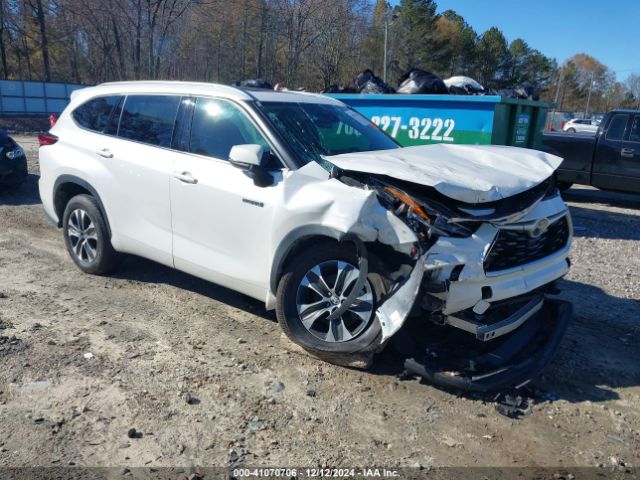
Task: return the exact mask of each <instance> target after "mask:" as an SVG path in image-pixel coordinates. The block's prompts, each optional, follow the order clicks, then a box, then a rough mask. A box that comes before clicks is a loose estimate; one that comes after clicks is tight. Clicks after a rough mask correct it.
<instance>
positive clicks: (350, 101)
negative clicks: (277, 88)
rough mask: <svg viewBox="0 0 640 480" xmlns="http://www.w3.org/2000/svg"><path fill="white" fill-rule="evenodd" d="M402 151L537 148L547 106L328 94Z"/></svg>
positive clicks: (435, 97)
mask: <svg viewBox="0 0 640 480" xmlns="http://www.w3.org/2000/svg"><path fill="white" fill-rule="evenodd" d="M331 97H333V98H336V99H338V100H340V101H342V102H344V103H346V104H347V105H349V106H350V107H352V108H354V109H355V110H357V111H359V112H360V113H362V114H363V115H364V116H366V117H367V118H369V119H370V120H371V121H372V122H373V123H375V124H376V125H378V126H379V127H380V128H381V129H383V130H384V131H385V132H387V133H388V134H389V135H391V136H392V137H393V138H395V139H396V140H397V141H398V142H399V143H400V144H401V145H403V146H411V145H427V144H430V143H463V144H473V145H490V144H493V145H512V146H515V147H525V148H537V147H538V146H539V145H540V142H541V140H542V130H543V128H544V124H545V119H546V114H547V110H548V109H549V107H550V105H549V104H547V103H544V102H534V101H530V100H515V99H511V98H503V97H499V96H493V95H487V96H464V95H358V94H332V95H331Z"/></svg>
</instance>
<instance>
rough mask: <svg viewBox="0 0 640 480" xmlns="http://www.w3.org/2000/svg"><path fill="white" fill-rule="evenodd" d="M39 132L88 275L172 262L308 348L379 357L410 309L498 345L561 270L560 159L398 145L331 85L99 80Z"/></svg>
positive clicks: (46, 180)
mask: <svg viewBox="0 0 640 480" xmlns="http://www.w3.org/2000/svg"><path fill="white" fill-rule="evenodd" d="M40 143H41V147H40V169H41V178H40V195H41V197H42V201H43V204H44V208H45V211H46V213H47V214H48V216H49V217H50V218H51V219H53V221H54V222H55V223H56V224H57V225H58V226H59V227H62V229H63V231H64V239H65V242H66V246H67V249H68V251H69V254H70V255H71V258H72V259H73V261H74V262H75V263H76V264H77V266H78V267H79V268H80V269H81V270H83V271H84V272H87V273H93V274H101V273H105V272H107V271H109V270H110V269H111V268H112V267H113V266H114V264H115V262H116V260H117V257H118V256H119V254H120V253H128V254H134V255H139V256H142V257H146V258H149V259H152V260H155V261H157V262H159V263H162V264H164V265H168V266H171V267H175V268H177V269H179V270H182V271H185V272H189V273H191V274H193V275H196V276H198V277H202V278H204V279H207V280H210V281H212V282H215V283H217V284H220V285H224V286H226V287H228V288H231V289H234V290H237V291H239V292H242V293H244V294H246V295H249V296H251V297H254V298H256V299H259V300H261V301H264V302H265V304H266V308H267V309H273V308H275V309H276V312H277V317H278V321H279V322H280V325H281V326H282V328H283V329H284V331H285V333H286V334H287V335H288V336H289V337H290V338H291V339H292V340H293V341H294V342H297V343H298V344H300V345H301V346H303V347H304V348H307V349H309V350H312V351H314V352H334V353H335V352H341V353H345V352H346V353H350V352H362V351H369V352H370V351H376V350H378V349H380V347H381V346H382V345H383V344H384V343H385V341H386V340H387V339H389V338H390V337H391V336H392V335H394V334H395V333H396V332H397V331H398V330H399V329H400V328H401V327H402V325H403V323H404V322H405V320H406V319H407V316H408V315H409V313H410V312H412V311H413V312H414V313H416V312H417V314H418V315H421V316H422V318H424V320H425V321H428V320H430V321H431V322H432V323H436V324H440V325H444V326H445V327H443V328H458V329H462V330H466V331H468V332H471V333H473V335H475V337H476V338H477V339H478V340H479V341H481V342H488V341H492V340H493V339H496V338H498V337H502V336H504V335H506V334H508V333H509V332H512V331H514V330H515V329H517V328H518V327H520V326H521V325H522V324H524V323H525V322H526V321H527V320H528V319H529V318H532V317H534V316H535V314H536V313H537V312H539V311H540V310H541V309H542V308H543V305H544V302H545V298H544V294H545V293H546V289H547V288H548V286H549V285H551V284H552V283H553V282H554V281H555V280H557V279H558V278H560V277H562V276H563V275H564V274H565V273H566V272H567V271H568V268H569V265H568V259H567V255H568V252H569V248H570V243H571V220H570V216H569V213H568V210H567V207H566V206H565V204H564V203H563V201H562V199H561V197H560V196H559V195H558V192H557V190H556V189H555V186H554V179H553V176H554V175H553V174H554V171H555V169H556V168H557V167H558V165H559V164H560V161H561V159H560V158H558V157H554V156H552V155H549V154H545V153H542V152H537V151H533V150H524V149H517V148H510V147H500V146H484V147H479V146H467V145H431V146H421V147H410V148H400V147H399V146H398V145H397V144H396V143H395V142H394V141H393V140H392V139H390V138H389V137H388V136H386V135H385V134H384V133H383V132H382V131H381V130H379V129H378V128H377V127H376V126H375V125H373V124H372V123H371V122H369V121H368V120H367V119H366V118H364V117H362V116H361V115H360V114H358V113H357V112H355V111H354V110H352V109H350V108H348V107H346V106H345V105H344V104H342V103H341V102H339V101H337V100H334V99H331V98H328V97H326V96H321V95H314V94H306V93H290V92H273V91H266V90H260V91H258V90H255V91H249V90H242V89H239V88H234V87H227V86H220V85H212V84H203V83H184V82H129V83H110V84H103V85H99V86H97V87H92V88H86V89H83V90H79V91H76V92H74V94H73V96H72V99H71V103H70V104H69V106H68V107H67V108H66V109H65V111H64V112H63V113H62V115H61V116H60V118H59V120H58V122H57V123H56V125H55V126H54V127H53V128H52V129H51V131H50V132H49V133H48V134H45V135H42V136H41V138H40Z"/></svg>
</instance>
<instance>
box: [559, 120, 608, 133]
mask: <svg viewBox="0 0 640 480" xmlns="http://www.w3.org/2000/svg"><path fill="white" fill-rule="evenodd" d="M598 125H599V122H597V121H595V120H591V119H588V118H587V119H580V118H572V119H571V120H569V121H567V122H566V123H565V124H564V125H563V126H562V131H563V132H567V133H596V132H597V131H598Z"/></svg>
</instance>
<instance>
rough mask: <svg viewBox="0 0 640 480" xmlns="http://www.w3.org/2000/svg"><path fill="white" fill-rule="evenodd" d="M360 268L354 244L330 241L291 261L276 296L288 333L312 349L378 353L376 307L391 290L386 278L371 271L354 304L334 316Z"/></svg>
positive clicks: (281, 322) (282, 321)
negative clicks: (388, 289)
mask: <svg viewBox="0 0 640 480" xmlns="http://www.w3.org/2000/svg"><path fill="white" fill-rule="evenodd" d="M359 275H360V270H359V269H358V258H357V256H356V254H355V251H354V249H353V248H349V246H348V244H346V245H345V244H333V243H328V244H324V245H320V246H318V247H317V248H315V249H313V250H312V251H308V252H303V253H301V254H299V255H297V256H296V257H295V258H294V259H292V260H291V261H289V262H288V265H287V267H286V268H285V272H284V274H283V276H282V278H281V280H280V282H279V285H278V291H277V296H276V300H277V301H276V314H277V317H278V323H280V326H281V327H282V329H283V330H284V332H285V334H286V335H287V337H289V339H290V340H292V341H293V342H294V343H297V344H298V345H300V346H302V347H303V348H306V349H308V350H312V351H317V352H331V353H356V352H361V353H364V352H372V351H375V350H377V348H378V347H379V346H380V340H381V328H380V322H379V320H378V318H377V317H376V314H375V312H376V309H377V307H378V304H379V302H380V301H381V299H382V296H383V295H384V294H385V292H386V283H385V280H384V278H383V277H382V276H381V275H379V274H378V273H376V272H375V271H370V272H369V273H368V275H367V278H366V280H365V283H364V286H363V287H362V289H361V291H360V292H358V295H357V296H356V299H355V301H354V302H353V304H352V305H351V306H350V307H349V308H348V309H347V310H345V311H344V312H343V313H342V315H339V316H337V317H336V318H335V319H330V318H329V317H330V316H331V314H332V313H333V312H335V311H336V310H337V309H338V308H339V307H340V306H341V305H342V302H343V301H344V300H345V299H346V298H347V297H348V296H349V295H350V294H351V291H352V290H353V287H354V286H355V285H356V283H357V280H358V277H359Z"/></svg>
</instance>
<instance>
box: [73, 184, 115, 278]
mask: <svg viewBox="0 0 640 480" xmlns="http://www.w3.org/2000/svg"><path fill="white" fill-rule="evenodd" d="M62 228H63V231H64V242H65V245H66V246H67V251H68V252H69V255H70V256H71V259H72V260H73V261H74V263H75V264H76V265H77V266H78V268H80V270H82V271H83V272H85V273H91V274H95V275H101V274H104V273H107V272H109V271H110V270H111V269H113V267H114V266H115V265H116V263H117V257H118V254H117V253H116V251H115V250H114V249H113V246H112V245H111V240H110V238H109V231H108V230H107V226H106V222H105V219H104V217H103V216H102V213H101V212H100V208H99V207H98V204H97V202H96V200H95V199H94V198H93V197H92V196H90V195H85V194H82V195H76V196H75V197H73V198H72V199H71V200H69V203H67V206H66V208H65V210H64V215H63V217H62Z"/></svg>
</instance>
